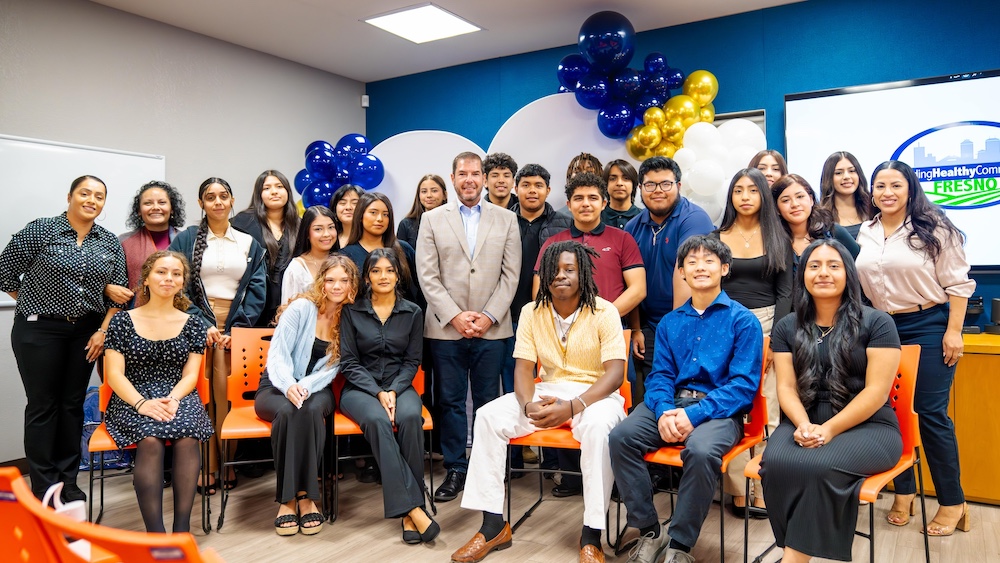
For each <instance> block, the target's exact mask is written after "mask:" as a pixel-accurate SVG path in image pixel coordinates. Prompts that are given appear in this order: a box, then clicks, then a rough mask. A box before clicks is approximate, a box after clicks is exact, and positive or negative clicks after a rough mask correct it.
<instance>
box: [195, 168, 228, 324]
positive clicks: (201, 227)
mask: <svg viewBox="0 0 1000 563" xmlns="http://www.w3.org/2000/svg"><path fill="white" fill-rule="evenodd" d="M212 184H219V185H220V186H222V187H223V188H226V191H227V192H229V195H230V197H232V195H233V188H231V187H230V186H229V182H227V181H225V180H223V179H222V178H216V177H215V176H213V177H211V178H209V179H207V180H205V181H204V182H202V183H201V185H200V186H198V201H201V198H202V196H204V195H205V190H207V189H208V187H209V186H211V185H212ZM206 248H208V216H207V215H206V216H203V217H202V218H201V223H199V224H198V234H197V235H195V237H194V251H192V252H191V280H192V283H191V300H192V301H194V302H195V303H197V304H199V305H200V304H202V303H204V302H205V291H204V287H203V286H202V284H201V261H202V258H204V256H205V249H206Z"/></svg>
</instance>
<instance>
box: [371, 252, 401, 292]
mask: <svg viewBox="0 0 1000 563" xmlns="http://www.w3.org/2000/svg"><path fill="white" fill-rule="evenodd" d="M382 258H385V259H386V260H388V261H389V264H390V265H391V266H392V267H393V269H395V270H396V287H395V288H394V289H395V291H396V299H403V275H402V268H403V263H405V260H404V261H403V262H400V261H399V256H398V255H397V254H396V252H395V251H394V250H393V249H391V248H376V249H375V250H372V252H371V254H369V255H368V258H365V265H364V267H362V268H361V270H362V272H364V273H363V274H361V283H362V284H363V285H364V288H365V296H366V297H369V298H371V296H372V281H371V279H370V278H369V277H368V276H369V274H370V273H371V271H372V268H374V267H375V264H378V261H379V260H380V259H382Z"/></svg>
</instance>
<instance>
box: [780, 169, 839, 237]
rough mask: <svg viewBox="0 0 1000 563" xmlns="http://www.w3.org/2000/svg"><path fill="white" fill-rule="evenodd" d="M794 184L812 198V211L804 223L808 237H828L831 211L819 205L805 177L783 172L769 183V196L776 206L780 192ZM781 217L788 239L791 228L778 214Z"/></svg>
mask: <svg viewBox="0 0 1000 563" xmlns="http://www.w3.org/2000/svg"><path fill="white" fill-rule="evenodd" d="M795 184H799V185H800V186H802V187H803V188H805V189H806V191H807V192H809V197H811V198H812V202H813V206H812V211H810V212H809V223H808V224H807V225H806V231H807V232H808V233H809V238H811V239H813V240H815V239H820V238H830V237H831V236H833V235H832V233H833V225H834V221H833V213H831V212H830V210H829V209H824V208H822V207H820V206H819V205H818V204H817V202H816V191H815V190H813V189H812V186H810V185H809V182H807V181H806V179H805V178H803V177H802V176H799V175H798V174H785V175H784V176H782V177H781V178H778V179H777V180H775V181H774V183H773V184H771V197H772V198H773V199H774V203H775V206H776V207H777V203H778V198H779V197H781V192H783V191H785V190H786V189H788V188H790V187H792V186H793V185H795ZM778 217H779V218H780V219H781V226H782V227H784V228H785V232H786V233H787V234H788V239H789V240H791V238H792V228H791V227H789V226H788V221H785V218H784V217H782V216H781V214H780V213H779V214H778Z"/></svg>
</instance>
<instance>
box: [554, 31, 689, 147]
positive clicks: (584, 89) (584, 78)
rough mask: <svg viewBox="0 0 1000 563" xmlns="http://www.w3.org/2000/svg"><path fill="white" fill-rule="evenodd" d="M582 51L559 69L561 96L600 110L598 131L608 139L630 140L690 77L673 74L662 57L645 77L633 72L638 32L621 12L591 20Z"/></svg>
mask: <svg viewBox="0 0 1000 563" xmlns="http://www.w3.org/2000/svg"><path fill="white" fill-rule="evenodd" d="M577 45H578V46H579V48H580V52H579V53H573V54H571V55H566V56H565V57H563V59H562V60H561V61H559V66H558V67H557V68H556V77H558V78H559V92H573V93H575V95H576V101H577V102H578V103H579V104H580V105H581V106H583V107H585V108H587V109H594V110H597V127H598V128H599V129H600V130H601V133H602V134H604V136H605V137H608V138H611V139H624V138H625V137H627V136H628V134H629V132H630V131H631V130H632V127H633V126H635V125H636V124H637V123H641V122H642V115H643V113H644V112H645V111H646V110H647V109H649V108H651V107H655V106H662V105H663V104H664V103H666V101H667V100H668V99H669V98H670V91H671V90H676V89H677V88H680V87H681V85H682V84H683V83H684V73H683V72H681V71H680V70H678V69H676V68H670V66H669V65H668V64H667V59H666V58H665V57H664V56H663V55H662V54H661V53H650V54H649V55H647V56H646V59H645V60H644V61H643V68H642V70H641V71H637V70H633V69H631V68H628V64H629V63H630V62H631V61H632V56H633V55H634V54H635V28H634V27H632V22H630V21H628V18H626V17H625V16H623V15H621V14H619V13H618V12H611V11H605V12H598V13H596V14H594V15H592V16H590V17H589V18H587V20H586V21H585V22H583V25H582V26H580V34H579V37H578V38H577Z"/></svg>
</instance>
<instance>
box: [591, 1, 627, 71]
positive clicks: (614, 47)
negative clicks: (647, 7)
mask: <svg viewBox="0 0 1000 563" xmlns="http://www.w3.org/2000/svg"><path fill="white" fill-rule="evenodd" d="M577 44H578V45H579V47H580V53H582V54H583V56H584V57H585V58H586V59H587V62H589V63H590V64H591V66H593V67H594V68H596V69H598V70H600V71H603V72H609V71H613V70H620V69H623V68H625V67H627V66H628V63H629V62H630V61H631V60H632V55H633V54H635V28H634V27H632V22H630V21H628V18H626V17H625V16H623V15H621V14H619V13H618V12H611V11H607V12H597V13H596V14H594V15H592V16H590V17H589V18H587V20H586V21H585V22H583V25H582V26H580V34H579V36H578V38H577Z"/></svg>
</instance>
